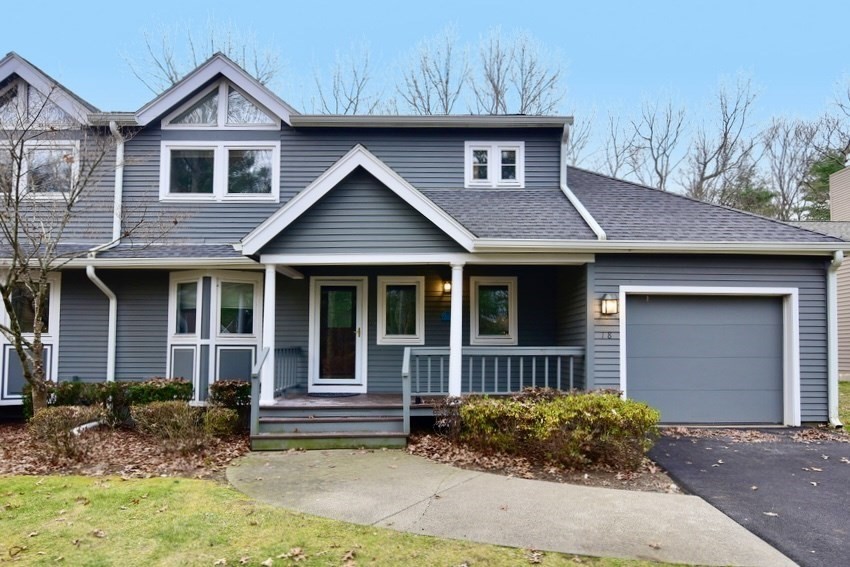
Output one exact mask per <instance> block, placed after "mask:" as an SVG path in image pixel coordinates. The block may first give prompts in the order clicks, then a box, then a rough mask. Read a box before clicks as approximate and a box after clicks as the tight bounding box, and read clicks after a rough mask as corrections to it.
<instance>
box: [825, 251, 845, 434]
mask: <svg viewBox="0 0 850 567" xmlns="http://www.w3.org/2000/svg"><path fill="white" fill-rule="evenodd" d="M842 263H844V252H842V251H840V250H839V251H838V252H836V253H835V254H834V255H833V258H832V262H830V264H829V266H828V267H827V269H826V321H827V328H826V333H827V334H826V337H827V405H828V416H829V423H830V425H833V426H835V427H841V426H842V423H841V416H840V415H839V413H838V268H840V267H841V264H842Z"/></svg>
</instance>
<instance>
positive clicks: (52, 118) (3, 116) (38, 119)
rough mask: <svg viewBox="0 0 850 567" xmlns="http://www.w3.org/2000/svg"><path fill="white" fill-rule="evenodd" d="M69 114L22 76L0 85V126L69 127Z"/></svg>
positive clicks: (4, 127)
mask: <svg viewBox="0 0 850 567" xmlns="http://www.w3.org/2000/svg"><path fill="white" fill-rule="evenodd" d="M75 125H77V123H76V122H75V121H74V119H73V118H71V116H70V115H69V114H68V113H67V112H65V111H64V110H62V109H61V108H59V106H58V105H57V104H56V103H55V102H53V101H52V100H50V97H47V96H45V95H43V94H41V93H40V92H39V91H38V90H36V89H35V88H33V87H32V86H31V85H28V84H27V83H26V82H24V81H23V80H21V79H13V80H11V81H9V82H8V83H6V84H5V85H0V129H3V130H14V129H19V130H23V129H42V128H51V129H56V128H70V127H73V126H75Z"/></svg>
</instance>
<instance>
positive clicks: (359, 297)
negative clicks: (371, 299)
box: [312, 280, 364, 391]
mask: <svg viewBox="0 0 850 567" xmlns="http://www.w3.org/2000/svg"><path fill="white" fill-rule="evenodd" d="M363 300H364V282H362V281H360V280H339V281H327V280H326V281H324V282H317V283H316V285H315V287H314V315H313V316H314V320H313V326H314V329H313V331H314V333H313V339H314V342H313V344H314V353H313V362H314V368H313V372H312V375H313V380H312V385H313V386H318V388H316V390H317V391H360V388H361V387H362V386H363V385H364V381H363V376H362V372H361V365H360V362H361V357H362V352H363V338H364V336H363V335H364V332H363V325H362V321H363V317H362V315H363V312H364V310H363ZM324 386H328V387H327V388H325V387H324Z"/></svg>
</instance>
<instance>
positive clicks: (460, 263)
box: [2, 55, 847, 448]
mask: <svg viewBox="0 0 850 567" xmlns="http://www.w3.org/2000/svg"><path fill="white" fill-rule="evenodd" d="M88 120H89V123H90V127H92V128H102V127H104V125H109V124H110V123H111V124H112V126H113V128H118V130H119V131H120V132H121V133H122V135H123V138H124V141H123V143H122V148H121V149H122V151H123V152H124V156H125V160H124V162H122V163H121V164H120V167H116V169H117V170H118V171H116V173H120V174H119V175H116V176H115V186H114V192H113V193H112V195H113V196H116V199H118V200H119V201H120V207H121V210H122V211H123V212H122V214H121V215H119V216H118V217H116V218H115V222H116V225H115V226H113V230H117V231H118V233H119V234H120V233H121V232H122V231H123V230H124V229H125V227H128V226H135V225H136V224H137V223H139V222H140V221H142V220H144V221H145V222H146V223H149V224H152V225H153V226H162V227H168V230H167V232H163V233H161V234H158V235H157V237H156V238H155V240H154V241H152V242H151V241H145V240H144V239H141V238H122V239H121V241H120V242H119V243H118V244H117V245H114V246H109V247H106V248H105V249H102V250H99V251H97V252H95V253H93V254H92V255H90V256H89V257H87V258H85V259H81V260H78V261H74V262H72V263H71V264H69V266H68V267H67V268H66V269H64V270H63V271H62V273H61V284H62V285H61V297H57V298H56V301H57V303H61V305H60V306H59V313H60V315H61V334H59V335H58V336H57V351H58V352H57V361H58V367H57V370H56V374H55V376H56V377H57V378H59V379H62V380H68V379H74V378H78V379H81V380H104V379H119V380H124V379H141V378H144V377H148V376H155V375H162V374H165V375H167V376H172V377H178V376H179V377H184V378H186V379H188V380H192V382H193V383H194V385H195V397H196V401H197V402H198V403H203V402H204V401H205V400H206V397H207V393H208V388H209V385H210V384H211V383H212V382H214V381H216V380H221V379H232V378H236V379H249V378H250V376H251V374H252V370H254V371H257V372H258V373H259V380H258V383H257V385H258V388H257V389H255V390H259V394H258V395H259V409H258V410H257V412H256V413H255V416H254V417H255V420H256V421H255V429H254V432H253V442H254V446H255V447H257V448H274V447H286V446H340V445H346V444H348V445H357V446H360V445H369V444H393V443H403V442H404V439H405V433H406V427H407V426H408V424H409V421H408V420H409V416H410V415H411V414H412V415H429V414H430V413H431V411H432V407H433V403H434V401H435V400H436V399H438V398H440V397H444V396H447V395H452V396H456V395H467V394H489V395H505V394H510V393H512V392H517V391H519V390H520V389H522V388H524V387H528V386H540V387H545V386H548V387H552V388H559V389H562V390H568V389H573V388H577V389H582V388H613V389H617V390H621V391H623V393H624V395H625V396H626V397H629V398H635V399H639V400H643V401H646V402H648V403H650V404H652V405H654V406H656V407H658V408H659V409H660V410H661V413H662V420H663V421H665V422H668V423H712V424H729V423H731V424H787V425H797V424H799V423H801V422H828V421H830V420H832V421H835V420H836V419H837V409H836V408H837V406H836V404H837V394H836V393H835V380H836V376H837V373H836V372H832V370H831V369H832V368H833V366H834V364H835V360H836V359H835V349H834V344H833V343H834V341H833V338H834V337H833V335H831V331H830V326H829V324H828V314H829V312H830V309H832V308H833V306H831V303H830V301H831V300H830V297H831V296H830V293H829V290H830V285H831V284H830V282H831V281H832V279H831V278H834V268H835V265H834V264H833V261H834V259H836V258H838V256H840V254H841V251H843V250H845V249H846V248H847V243H846V242H845V241H844V240H842V239H840V238H836V237H832V236H827V235H825V234H822V233H820V232H816V231H810V230H804V229H800V228H796V227H792V226H789V225H787V224H784V223H779V222H776V221H773V220H770V219H765V218H761V217H757V216H754V215H751V214H747V213H742V212H739V211H735V210H731V209H727V208H723V207H717V206H714V205H709V204H706V203H701V202H698V201H694V200H691V199H688V198H685V197H682V196H679V195H675V194H671V193H665V192H663V191H659V190H656V189H652V188H648V187H643V186H640V185H637V184H634V183H630V182H626V181H622V180H618V179H613V178H611V177H607V176H604V175H600V174H597V173H593V172H590V171H585V170H582V169H578V168H572V167H568V166H567V165H566V161H565V152H564V142H565V140H566V139H567V134H568V131H569V127H570V125H571V123H572V120H571V118H569V117H532V116H414V117H411V116H354V117H352V116H313V115H303V114H299V113H298V112H297V111H295V110H294V109H293V108H292V107H290V106H289V105H287V104H286V103H285V102H283V101H281V100H280V99H279V98H277V97H276V96H275V95H274V94H273V93H271V92H269V91H268V90H267V89H266V88H265V87H263V86H262V85H260V84H259V83H257V82H256V81H254V80H253V79H252V78H251V77H249V76H248V75H247V74H245V73H244V71H242V70H241V69H239V68H238V67H237V66H236V65H235V64H233V62H231V61H230V60H228V59H227V58H226V57H224V56H221V55H216V56H214V57H213V58H211V59H210V60H209V61H207V62H206V63H204V64H203V65H201V66H200V67H199V68H198V69H196V70H195V71H193V72H192V73H191V74H190V75H189V76H188V77H187V78H186V79H184V80H183V81H181V82H180V83H178V84H177V85H175V86H174V87H172V88H171V89H169V90H168V91H166V92H165V93H163V94H162V95H161V96H160V97H157V98H156V99H154V100H153V101H152V102H151V103H149V104H147V105H145V106H144V107H143V108H142V109H141V110H139V111H137V112H135V113H127V112H124V113H95V112H93V113H91V114H90V116H89V117H88ZM152 219H153V220H154V221H156V222H151V220H152ZM105 240H106V239H105V238H100V237H94V236H93V237H92V238H91V241H90V244H91V246H92V247H95V246H97V245H98V244H103V243H104V241H105ZM87 267H88V268H89V271H91V270H92V269H93V270H95V271H96V273H97V275H98V277H99V278H100V279H101V280H102V281H103V283H104V284H105V285H106V286H107V287H108V288H109V289H110V290H111V292H112V293H113V294H114V296H115V297H116V302H117V306H116V308H115V309H114V312H115V316H114V320H113V319H112V318H111V315H110V310H109V308H108V307H109V301H108V299H107V297H106V296H104V295H103V293H102V292H101V291H100V290H98V289H97V288H96V287H95V286H94V284H93V283H92V282H91V281H90V279H89V278H88V277H87V276H86V274H85V273H84V272H83V269H84V268H87ZM57 289H58V288H57ZM112 329H114V331H112ZM113 332H114V335H111V333H113ZM266 353H268V356H266ZM110 360H111V361H112V362H109V361H110ZM110 365H111V366H110ZM4 384H6V385H7V386H6V389H5V390H4V393H3V400H2V401H3V403H18V402H19V400H20V398H19V395H20V388H19V380H18V381H17V382H16V381H15V378H14V377H13V376H11V375H9V376H5V377H4ZM341 396H349V397H341Z"/></svg>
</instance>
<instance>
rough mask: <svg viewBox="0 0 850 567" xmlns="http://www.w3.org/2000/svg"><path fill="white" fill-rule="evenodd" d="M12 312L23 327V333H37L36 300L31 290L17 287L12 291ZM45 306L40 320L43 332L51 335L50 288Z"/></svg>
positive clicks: (48, 288)
mask: <svg viewBox="0 0 850 567" xmlns="http://www.w3.org/2000/svg"><path fill="white" fill-rule="evenodd" d="M11 300H12V310H13V311H14V313H15V316H16V317H17V319H18V323H19V324H20V325H21V332H23V333H33V332H35V298H34V297H33V295H32V293H31V292H30V290H29V289H27V288H26V287H24V286H17V287H15V289H13V290H12V295H11ZM43 300H44V301H43V305H42V306H41V310H40V311H39V319H40V320H41V325H42V326H41V332H42V333H45V334H47V333H50V286H49V284H48V287H47V290H46V292H45V294H44V296H43Z"/></svg>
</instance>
